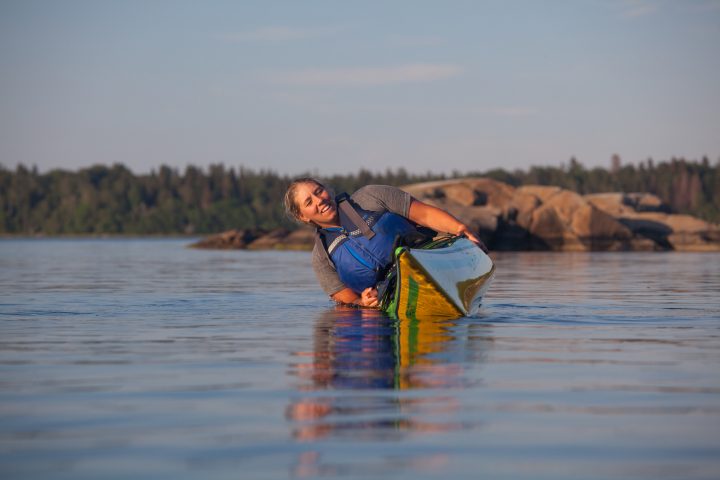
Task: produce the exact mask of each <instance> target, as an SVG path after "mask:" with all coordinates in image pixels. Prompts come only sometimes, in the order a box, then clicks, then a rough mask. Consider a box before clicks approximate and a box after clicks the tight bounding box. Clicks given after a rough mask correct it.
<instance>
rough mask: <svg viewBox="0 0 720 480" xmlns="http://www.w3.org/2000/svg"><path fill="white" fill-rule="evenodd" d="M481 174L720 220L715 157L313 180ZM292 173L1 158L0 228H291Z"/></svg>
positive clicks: (344, 183) (356, 183) (400, 181)
mask: <svg viewBox="0 0 720 480" xmlns="http://www.w3.org/2000/svg"><path fill="white" fill-rule="evenodd" d="M477 176H485V177H490V178H493V179H496V180H500V181H503V182H506V183H509V184H511V185H513V186H518V185H527V184H539V185H556V186H560V187H563V188H567V189H570V190H573V191H576V192H578V193H581V194H586V193H600V192H617V191H622V192H649V193H653V194H656V195H658V196H659V197H660V198H661V199H662V200H663V201H664V202H665V203H667V204H668V205H669V206H670V208H671V209H672V211H673V212H676V213H688V214H691V215H695V216H697V217H700V218H703V219H705V220H708V221H711V222H714V223H718V222H720V160H718V161H716V162H715V164H714V165H711V163H710V161H709V160H708V159H707V158H703V159H702V160H700V161H688V160H685V159H671V160H668V161H661V162H658V163H655V162H653V161H652V160H647V161H645V162H642V163H640V164H639V165H624V166H620V162H619V159H617V158H615V159H614V161H613V167H612V168H610V169H604V168H593V169H587V168H585V167H584V166H583V165H582V164H581V163H580V162H578V161H577V160H575V159H571V160H570V161H569V162H568V163H567V164H563V165H561V166H557V167H531V168H529V169H528V170H514V171H506V170H503V169H495V170H490V171H485V172H481V171H470V172H464V173H462V172H453V174H452V175H449V176H448V175H442V174H433V173H430V172H428V173H425V174H413V173H409V172H408V171H406V170H405V169H402V168H401V169H398V170H387V171H385V172H381V173H375V172H370V171H367V170H360V171H359V172H357V173H353V174H348V175H335V176H331V177H318V178H319V179H320V180H321V181H323V182H324V183H326V184H327V185H330V186H332V187H334V189H335V190H336V191H337V192H341V191H347V192H352V191H354V190H355V189H357V188H359V187H360V186H363V185H367V184H376V183H379V184H387V185H404V184H409V183H415V182H423V181H429V180H440V179H446V178H460V177H477ZM291 180H292V178H291V177H289V176H287V175H281V174H278V173H276V172H273V171H266V170H260V171H254V170H251V169H247V168H244V167H240V168H237V169H236V168H228V167H226V166H224V165H221V164H219V165H211V166H210V167H209V168H207V169H202V168H198V167H192V166H190V167H187V168H186V169H185V170H184V171H179V170H178V169H175V168H171V167H168V166H162V167H160V168H159V169H156V170H153V171H152V172H151V173H149V174H144V175H136V174H134V173H133V172H132V171H130V170H129V169H128V168H126V167H125V166H123V165H119V164H116V165H113V166H102V165H97V166H93V167H90V168H85V169H81V170H78V171H74V172H71V171H66V170H52V171H49V172H46V173H40V172H38V170H37V168H35V167H33V168H28V167H26V166H23V165H18V166H17V167H16V168H15V169H14V170H12V169H10V168H6V167H4V166H2V165H0V233H4V234H23V235H37V234H45V235H57V234H134V235H147V234H206V233H216V232H221V231H224V230H228V229H231V228H239V229H244V228H259V229H268V230H269V229H273V228H278V227H284V228H289V229H292V228H295V227H296V225H295V224H293V223H292V222H291V221H289V220H288V219H287V218H286V217H285V214H284V212H283V208H282V197H283V194H284V192H285V188H286V186H287V185H288V183H289V182H290V181H291Z"/></svg>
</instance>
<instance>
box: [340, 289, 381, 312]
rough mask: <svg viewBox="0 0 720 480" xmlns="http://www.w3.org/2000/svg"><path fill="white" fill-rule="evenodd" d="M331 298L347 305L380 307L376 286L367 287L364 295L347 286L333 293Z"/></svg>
mask: <svg viewBox="0 0 720 480" xmlns="http://www.w3.org/2000/svg"><path fill="white" fill-rule="evenodd" d="M330 298H332V299H333V300H335V301H336V302H338V303H344V304H346V305H357V306H360V307H369V308H377V307H378V298H377V289H375V288H366V289H365V290H363V292H362V295H358V294H357V293H355V292H354V291H353V290H352V289H350V288H347V287H346V288H343V289H342V290H340V291H339V292H337V293H334V294H333V295H331V296H330Z"/></svg>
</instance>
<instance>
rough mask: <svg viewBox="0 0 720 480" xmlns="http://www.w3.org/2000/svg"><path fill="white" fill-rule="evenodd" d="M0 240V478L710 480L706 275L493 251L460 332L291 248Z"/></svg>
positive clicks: (654, 258)
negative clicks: (332, 296) (374, 299)
mask: <svg viewBox="0 0 720 480" xmlns="http://www.w3.org/2000/svg"><path fill="white" fill-rule="evenodd" d="M187 243H188V241H187V240H145V239H142V240H3V241H0V335H1V336H0V477H1V478H54V479H91V478H93V479H94V478H132V479H138V478H173V479H185V478H203V479H216V478H228V479H230V478H232V479H237V478H248V479H265V478H267V479H278V478H310V477H324V478H401V479H417V478H438V477H442V478H480V477H483V478H501V479H502V478H527V479H579V478H587V479H603V478H636V479H656V478H673V479H674V478H686V479H716V478H719V477H720V368H719V367H720V348H718V347H720V341H719V337H718V335H719V334H720V295H718V292H720V255H717V254H672V253H671V254H660V253H601V254H600V253H598V254H550V253H508V254H502V255H500V254H499V255H496V256H495V257H494V258H495V261H496V264H497V269H498V270H497V275H496V278H495V282H494V284H493V286H492V287H491V289H490V291H489V293H488V295H487V298H486V301H485V304H484V306H483V307H482V309H481V311H480V313H479V315H478V316H477V317H476V318H462V319H458V320H455V321H443V322H403V323H400V324H397V323H395V322H393V321H392V320H390V319H388V318H386V317H383V316H382V315H380V314H378V313H377V312H374V311H360V310H352V309H338V308H334V307H333V306H332V305H331V304H330V303H329V302H328V301H327V300H326V298H325V297H324V295H323V294H322V293H321V292H320V291H319V289H318V288H317V287H316V284H315V280H314V277H313V274H312V272H311V269H310V266H309V254H308V253H305V252H301V253H297V252H246V251H232V252H219V251H198V250H191V249H187V248H185V245H186V244H187Z"/></svg>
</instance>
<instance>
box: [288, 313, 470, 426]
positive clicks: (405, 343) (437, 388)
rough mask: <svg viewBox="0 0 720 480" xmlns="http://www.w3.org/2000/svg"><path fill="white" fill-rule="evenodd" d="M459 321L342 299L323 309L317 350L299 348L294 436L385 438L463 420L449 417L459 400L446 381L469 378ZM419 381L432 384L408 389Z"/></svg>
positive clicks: (459, 383)
mask: <svg viewBox="0 0 720 480" xmlns="http://www.w3.org/2000/svg"><path fill="white" fill-rule="evenodd" d="M455 325H456V323H455V321H449V320H442V321H432V320H427V319H426V320H422V321H418V320H411V319H407V320H394V319H391V318H388V317H387V316H385V315H383V314H381V313H380V312H378V311H373V310H358V309H350V308H343V307H337V308H335V309H332V310H328V311H325V312H323V313H322V314H321V315H320V316H319V317H318V319H317V320H316V322H315V326H314V335H313V351H312V352H298V353H296V355H297V358H298V361H297V362H296V363H295V364H293V365H292V368H291V373H292V374H293V375H296V376H297V377H298V378H299V379H300V380H301V384H300V385H299V386H298V390H299V391H301V392H303V393H302V396H301V398H298V399H295V400H293V401H292V402H291V404H290V405H289V407H288V408H287V417H288V419H289V420H291V421H292V422H293V423H294V425H293V437H294V438H296V439H298V440H314V439H319V438H324V437H328V436H346V435H347V436H352V437H353V438H356V439H357V438H373V439H377V438H383V439H384V438H395V437H398V436H402V435H406V434H408V433H410V432H437V431H449V430H455V429H458V428H462V427H463V425H461V424H459V423H458V422H455V421H445V420H444V419H447V418H452V417H454V415H452V414H453V412H455V411H456V410H457V408H458V401H457V399H456V398H455V397H453V396H452V395H449V393H448V391H447V389H453V388H463V387H464V386H465V385H466V383H467V382H466V381H465V380H464V378H463V370H462V367H461V362H462V359H460V358H458V355H463V349H459V350H458V351H456V352H453V346H454V347H457V346H458V342H457V341H454V340H455V337H454V335H453V328H454V327H455ZM461 347H462V345H461ZM456 350H457V349H456ZM417 389H429V390H428V393H427V394H426V395H417V394H412V395H411V394H410V392H405V391H407V390H417ZM440 392H441V393H440Z"/></svg>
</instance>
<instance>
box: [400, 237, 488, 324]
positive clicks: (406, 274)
mask: <svg viewBox="0 0 720 480" xmlns="http://www.w3.org/2000/svg"><path fill="white" fill-rule="evenodd" d="M447 243H448V244H445V245H441V246H440V247H439V248H419V249H415V248H406V247H400V248H398V249H397V250H396V251H395V257H396V267H395V268H396V284H395V295H394V298H393V301H392V302H391V303H390V305H389V306H388V307H387V308H386V312H387V313H388V314H390V315H392V316H394V317H397V318H417V319H420V318H458V317H462V316H468V315H473V314H475V313H477V311H478V309H479V307H480V304H481V302H482V297H483V295H484V294H485V292H486V291H487V289H488V287H489V286H490V283H491V281H492V278H493V275H494V273H495V265H494V264H493V262H492V260H491V259H490V257H488V256H487V254H485V252H483V251H482V250H481V249H480V248H478V246H477V245H475V244H474V243H473V242H471V241H470V240H468V239H466V238H462V237H459V238H456V239H453V240H449V241H448V242H447Z"/></svg>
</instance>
